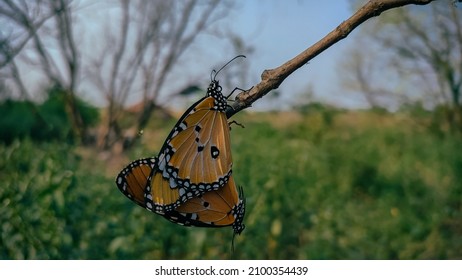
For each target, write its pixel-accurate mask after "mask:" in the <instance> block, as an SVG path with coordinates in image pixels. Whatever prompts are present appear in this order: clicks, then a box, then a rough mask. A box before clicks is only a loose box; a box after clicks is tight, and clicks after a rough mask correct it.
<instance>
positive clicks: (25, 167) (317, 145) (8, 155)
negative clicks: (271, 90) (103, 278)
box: [0, 112, 462, 259]
mask: <svg viewBox="0 0 462 280" xmlns="http://www.w3.org/2000/svg"><path fill="white" fill-rule="evenodd" d="M237 119H238V121H239V122H241V123H243V124H244V125H245V126H246V128H244V129H243V128H240V127H238V126H233V127H232V131H231V138H232V150H233V159H234V165H233V174H234V176H235V179H236V182H237V183H238V184H239V185H242V186H243V187H244V192H245V195H246V198H247V207H246V209H247V211H246V217H245V220H244V223H245V224H246V229H245V230H244V231H243V233H242V234H241V235H240V236H236V238H235V241H234V243H235V247H236V248H235V253H234V255H232V254H231V252H230V246H231V239H232V229H231V228H220V229H204V228H186V227H181V226H178V225H174V224H172V223H170V222H168V221H166V220H164V219H163V218H162V217H160V216H158V215H154V214H151V213H149V212H148V211H146V210H144V209H142V208H141V207H138V206H136V205H135V204H133V203H131V202H130V201H129V200H128V199H126V198H125V197H124V196H123V195H122V194H120V193H119V191H118V190H117V188H116V186H115V184H114V178H115V176H116V174H117V171H113V170H111V171H108V166H107V161H106V160H98V159H97V158H96V159H95V156H94V155H93V154H92V156H85V153H83V154H82V153H81V152H79V149H78V148H75V147H72V146H68V145H63V144H57V143H41V144H35V143H32V142H30V141H28V140H24V141H15V142H13V144H11V145H9V146H4V145H2V146H0V170H1V171H0V182H1V183H0V208H1V211H0V223H1V225H2V230H1V238H0V242H1V244H0V259H24V258H25V259H50V258H51V259H172V258H173V259H226V258H239V259H461V258H462V253H461V252H462V222H461V221H462V212H461V210H462V209H461V207H462V206H461V205H462V184H461V183H460V182H461V181H462V153H460V140H461V139H460V138H458V137H455V136H449V135H446V136H445V137H439V136H437V135H435V134H432V133H430V132H428V131H427V130H425V129H422V128H421V127H419V126H417V125H415V124H414V122H412V121H410V120H408V119H407V118H405V117H403V116H399V115H389V114H383V113H372V112H319V113H316V112H315V113H311V114H288V113H271V114H270V113H267V114H255V115H254V114H245V113H241V114H239V115H238V116H237ZM169 125H170V124H169ZM169 129H170V127H165V128H164V129H163V130H162V131H161V132H158V131H156V132H154V131H151V132H149V131H148V130H145V133H146V134H145V136H144V140H143V142H145V143H146V145H145V146H146V147H149V151H148V149H147V148H144V146H141V147H138V148H137V149H136V150H135V151H132V152H131V153H130V156H128V157H129V158H130V159H135V158H136V157H145V156H150V155H154V154H156V152H154V150H157V149H158V148H159V147H160V145H161V144H162V143H161V142H160V141H162V140H160V141H157V140H156V141H155V144H153V143H152V141H149V140H150V136H149V135H151V134H152V135H155V138H156V139H157V138H159V139H161V138H163V137H164V136H165V135H166V134H167V133H168V130H169ZM159 134H163V135H164V136H162V137H160V136H159ZM153 137H154V136H153ZM126 163H128V161H127V160H125V161H123V162H120V163H119V165H120V167H122V166H123V165H124V164H126ZM117 170H118V168H117Z"/></svg>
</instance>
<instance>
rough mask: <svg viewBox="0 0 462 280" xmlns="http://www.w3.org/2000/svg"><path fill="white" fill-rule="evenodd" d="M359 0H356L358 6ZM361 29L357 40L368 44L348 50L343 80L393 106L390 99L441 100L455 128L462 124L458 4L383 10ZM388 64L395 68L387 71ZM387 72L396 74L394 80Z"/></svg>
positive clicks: (375, 100) (378, 102)
mask: <svg viewBox="0 0 462 280" xmlns="http://www.w3.org/2000/svg"><path fill="white" fill-rule="evenodd" d="M361 2H363V1H357V0H353V1H352V3H353V6H354V7H356V5H357V4H360V3H361ZM362 31H363V33H362V34H361V37H362V38H360V39H359V40H358V41H359V42H360V44H361V46H364V45H367V46H368V48H358V47H357V48H354V49H352V50H351V51H350V55H348V56H347V57H348V58H347V59H346V62H345V65H346V67H347V68H349V71H342V73H344V72H348V74H347V75H342V77H343V79H344V84H345V85H346V86H347V87H348V88H349V89H353V90H357V91H361V92H362V93H363V94H364V96H365V98H366V100H367V101H368V102H369V103H370V105H372V106H379V107H384V106H385V107H386V106H389V103H390V100H391V99H394V100H395V103H396V101H398V102H397V103H401V104H402V103H406V102H415V101H418V102H422V103H423V104H424V106H426V107H427V108H435V107H436V106H441V105H442V106H443V107H445V109H446V110H445V112H446V118H445V120H446V121H447V123H448V124H449V126H450V127H451V129H453V130H455V129H459V130H460V128H461V127H462V98H461V90H462V15H461V13H460V9H459V10H458V9H457V7H456V6H455V5H454V3H452V2H451V1H435V2H434V3H432V4H431V5H430V6H429V7H428V8H423V7H418V6H409V7H407V8H405V9H396V10H393V11H391V12H389V13H386V14H384V15H383V16H381V17H380V18H378V19H377V20H376V21H375V22H374V24H372V25H369V26H367V27H365V28H364V29H362ZM365 37H368V38H370V39H369V40H367V39H366V38H365ZM374 51H375V53H374ZM377 53H380V55H377ZM345 65H344V66H343V67H345ZM389 68H390V69H393V70H392V71H393V72H392V73H390V72H388V71H386V70H387V69H389ZM384 77H394V78H395V81H393V80H391V79H384ZM404 82H406V84H405V85H404ZM399 91H401V92H402V95H401V96H400V95H398V94H397V92H399ZM381 100H382V101H381ZM383 100H385V101H383Z"/></svg>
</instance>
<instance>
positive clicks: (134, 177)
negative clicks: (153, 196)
mask: <svg viewBox="0 0 462 280" xmlns="http://www.w3.org/2000/svg"><path fill="white" fill-rule="evenodd" d="M156 165H157V159H156V158H154V157H151V158H144V159H138V160H135V161H133V162H131V163H130V164H129V165H127V167H125V168H124V169H122V171H121V172H120V173H119V175H118V176H117V178H116V184H117V187H118V188H119V190H120V191H121V192H122V193H123V194H124V195H125V196H126V197H128V198H129V199H131V200H133V201H134V202H135V203H136V204H138V205H140V206H142V207H145V191H146V187H147V186H148V185H150V175H151V172H152V170H153V169H154V168H155V166H156Z"/></svg>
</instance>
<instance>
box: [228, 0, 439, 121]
mask: <svg viewBox="0 0 462 280" xmlns="http://www.w3.org/2000/svg"><path fill="white" fill-rule="evenodd" d="M433 1H435V0H371V1H369V2H367V3H366V4H365V5H364V6H363V7H362V8H360V9H359V10H358V11H357V12H356V13H355V14H353V16H351V17H350V18H349V19H347V20H346V21H344V22H342V23H341V24H340V25H339V26H337V28H335V29H334V30H333V31H331V32H330V33H329V34H327V35H326V36H325V37H324V38H322V39H321V40H320V41H318V42H317V43H315V44H314V45H312V46H311V47H309V48H308V49H306V50H304V51H303V52H302V53H300V54H299V55H297V56H296V57H294V58H292V59H291V60H289V61H287V62H286V63H284V64H283V65H281V66H279V67H277V68H274V69H268V70H264V71H263V73H262V75H261V82H260V83H258V84H257V85H255V86H254V87H252V88H251V89H250V90H248V91H244V92H241V93H240V94H239V95H237V96H236V100H235V101H234V102H233V103H232V104H231V107H229V108H228V110H227V112H226V115H227V116H228V118H229V117H231V116H233V115H234V114H236V113H237V112H239V111H241V110H243V109H245V108H247V107H250V106H251V105H252V103H253V102H255V101H256V100H257V99H259V98H261V97H263V96H265V95H266V94H267V93H268V92H270V91H271V90H272V89H276V88H278V87H279V85H280V84H281V83H282V82H283V81H284V80H285V78H287V77H288V76H289V75H290V74H292V73H293V72H294V71H295V70H297V69H298V68H300V67H302V66H303V65H305V64H306V63H308V61H310V60H311V59H313V58H314V57H316V56H317V55H318V54H320V53H321V52H323V51H324V50H326V49H328V48H329V47H331V46H332V45H334V44H335V43H337V42H338V41H340V40H342V39H344V38H346V37H347V36H348V35H349V34H350V33H351V31H353V30H354V29H355V28H356V27H358V26H359V25H360V24H362V23H363V22H365V21H366V20H368V19H370V18H372V17H375V16H378V15H380V14H381V13H382V12H384V11H387V10H390V9H393V8H397V7H402V6H405V5H410V4H414V5H426V4H429V3H431V2H433Z"/></svg>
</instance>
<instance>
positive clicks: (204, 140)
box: [116, 56, 245, 234]
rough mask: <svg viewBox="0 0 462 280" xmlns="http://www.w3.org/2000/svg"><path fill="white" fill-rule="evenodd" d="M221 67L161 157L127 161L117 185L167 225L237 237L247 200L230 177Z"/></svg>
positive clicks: (165, 147)
mask: <svg viewBox="0 0 462 280" xmlns="http://www.w3.org/2000/svg"><path fill="white" fill-rule="evenodd" d="M237 57H241V56H237ZM237 57H236V58H237ZM234 59H235V58H234ZM234 59H233V60H234ZM231 61H232V60H231ZM231 61H230V62H231ZM230 62H228V63H227V64H225V66H226V65H228V64H229V63H230ZM225 66H223V67H222V68H221V69H220V70H218V71H217V72H215V71H213V72H212V74H213V73H215V75H214V76H213V78H212V79H211V83H210V85H209V87H208V89H207V94H206V96H205V97H203V98H202V99H200V100H199V101H197V102H196V103H194V104H193V105H192V106H191V107H190V108H189V109H188V110H187V111H186V112H185V113H184V114H183V116H182V117H181V118H180V119H179V120H178V122H177V124H176V125H175V126H174V128H173V129H172V131H171V132H170V134H169V135H168V137H167V139H166V140H165V143H164V145H163V146H162V148H161V150H160V153H159V156H158V157H152V158H146V159H139V160H136V161H134V162H132V163H130V164H129V165H128V166H127V167H125V168H124V169H123V170H122V171H121V172H120V173H119V175H118V176H117V179H116V184H117V187H118V188H119V190H120V191H121V192H122V193H123V194H124V195H125V196H127V197H128V198H130V199H131V200H133V201H134V202H135V203H136V204H138V205H140V206H142V207H144V208H146V209H148V210H149V211H152V212H154V213H156V214H159V215H161V216H163V217H164V218H166V219H168V220H169V221H171V222H174V223H176V224H180V225H184V226H199V227H223V226H232V227H233V230H234V233H235V234H236V233H237V234H240V233H241V232H242V231H243V230H244V224H243V223H242V222H243V219H244V213H245V199H244V195H243V191H242V188H239V190H238V189H237V188H236V183H235V182H234V179H233V176H232V165H233V162H232V157H231V146H230V133H229V124H228V119H227V118H226V113H225V111H226V108H227V106H228V105H227V98H226V97H225V96H224V95H223V94H222V88H221V86H220V85H219V83H218V81H217V80H216V76H217V74H218V73H219V72H220V71H221V70H222V69H223V68H224V67H225Z"/></svg>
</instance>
